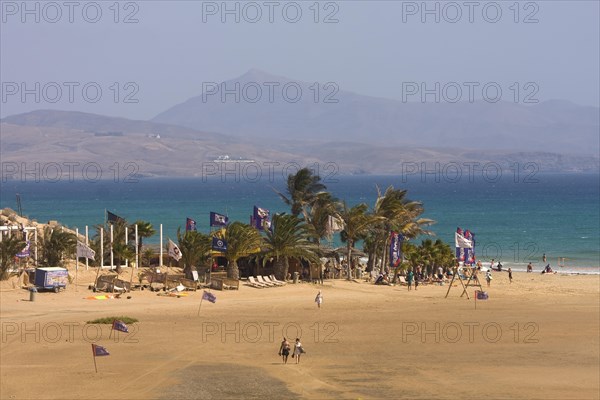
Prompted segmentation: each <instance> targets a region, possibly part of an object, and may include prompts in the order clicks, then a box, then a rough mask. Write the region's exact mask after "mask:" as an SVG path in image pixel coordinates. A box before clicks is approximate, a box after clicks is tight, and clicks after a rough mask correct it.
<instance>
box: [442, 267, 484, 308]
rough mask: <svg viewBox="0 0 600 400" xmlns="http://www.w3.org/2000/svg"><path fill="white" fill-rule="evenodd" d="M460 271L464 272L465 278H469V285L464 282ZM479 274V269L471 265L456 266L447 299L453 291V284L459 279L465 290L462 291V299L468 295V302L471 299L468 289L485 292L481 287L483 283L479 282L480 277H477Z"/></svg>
mask: <svg viewBox="0 0 600 400" xmlns="http://www.w3.org/2000/svg"><path fill="white" fill-rule="evenodd" d="M459 270H462V271H463V275H464V277H465V278H467V277H468V279H467V283H465V282H463V277H462V276H461V274H460V273H459ZM478 272H479V271H478V270H477V268H476V267H473V266H471V265H462V266H461V265H460V264H458V265H456V266H454V270H453V274H452V280H451V281H450V286H448V291H447V292H446V298H447V297H448V295H449V294H450V290H451V289H452V284H453V283H454V280H455V279H457V278H458V281H459V282H460V284H461V286H462V288H463V291H462V293H461V295H460V297H463V296H464V295H465V294H466V295H467V300H469V299H470V297H469V292H468V291H467V288H468V287H478V288H479V290H481V291H483V287H482V286H481V282H480V281H479V277H478V276H477V275H478V274H477V273H478Z"/></svg>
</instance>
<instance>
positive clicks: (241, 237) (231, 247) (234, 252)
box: [223, 221, 262, 280]
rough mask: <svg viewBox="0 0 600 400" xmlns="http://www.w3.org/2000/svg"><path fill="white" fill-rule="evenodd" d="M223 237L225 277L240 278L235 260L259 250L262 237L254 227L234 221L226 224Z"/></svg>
mask: <svg viewBox="0 0 600 400" xmlns="http://www.w3.org/2000/svg"><path fill="white" fill-rule="evenodd" d="M223 239H225V241H226V242H227V250H226V251H225V256H226V257H227V261H228V263H227V277H228V278H231V279H236V280H237V279H240V270H239V268H238V265H237V260H239V259H240V258H241V257H244V256H248V255H250V254H252V253H256V252H258V251H260V245H261V242H262V237H261V236H260V233H258V231H257V230H256V229H255V228H254V227H252V226H250V225H248V224H244V223H242V222H239V221H235V222H232V223H231V224H229V225H228V226H227V229H226V230H225V234H224V235H223Z"/></svg>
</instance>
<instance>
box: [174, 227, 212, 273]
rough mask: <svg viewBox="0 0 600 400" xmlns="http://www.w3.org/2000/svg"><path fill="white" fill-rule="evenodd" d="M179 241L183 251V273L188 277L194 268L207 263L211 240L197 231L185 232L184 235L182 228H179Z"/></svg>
mask: <svg viewBox="0 0 600 400" xmlns="http://www.w3.org/2000/svg"><path fill="white" fill-rule="evenodd" d="M177 241H178V242H179V249H180V250H181V261H183V272H184V274H186V276H188V275H190V274H191V271H192V270H193V268H195V267H198V266H200V265H199V264H200V263H204V262H206V258H207V256H208V254H209V252H210V247H211V238H210V236H209V235H205V234H204V233H201V232H197V231H185V233H184V234H181V228H177Z"/></svg>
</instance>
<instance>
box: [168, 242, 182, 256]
mask: <svg viewBox="0 0 600 400" xmlns="http://www.w3.org/2000/svg"><path fill="white" fill-rule="evenodd" d="M168 253H169V256H170V257H171V258H173V259H174V260H175V261H179V260H180V259H181V250H179V247H177V245H176V244H175V243H173V241H172V240H171V239H169V250H168Z"/></svg>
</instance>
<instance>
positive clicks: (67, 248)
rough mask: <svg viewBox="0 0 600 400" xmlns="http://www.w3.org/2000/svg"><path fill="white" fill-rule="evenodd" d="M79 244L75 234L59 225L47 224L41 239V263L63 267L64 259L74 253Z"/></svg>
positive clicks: (47, 265) (46, 265)
mask: <svg viewBox="0 0 600 400" xmlns="http://www.w3.org/2000/svg"><path fill="white" fill-rule="evenodd" d="M76 246H77V237H76V236H75V234H73V233H70V232H66V231H64V230H62V229H60V228H58V227H56V228H51V227H49V226H46V227H45V228H44V234H43V235H42V237H41V239H40V249H41V258H40V264H42V265H43V266H45V267H62V266H63V259H64V257H66V256H70V255H73V254H74V253H75V248H76Z"/></svg>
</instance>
